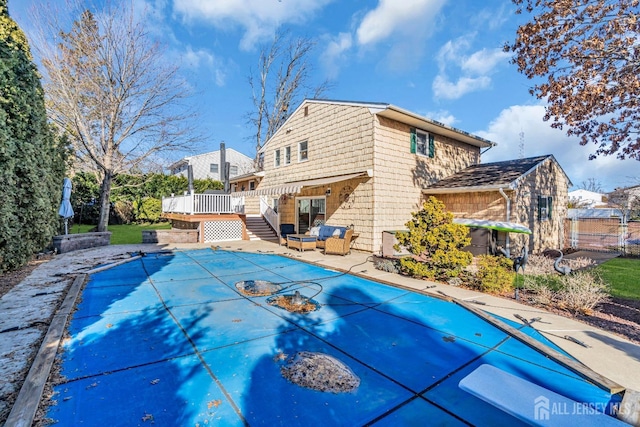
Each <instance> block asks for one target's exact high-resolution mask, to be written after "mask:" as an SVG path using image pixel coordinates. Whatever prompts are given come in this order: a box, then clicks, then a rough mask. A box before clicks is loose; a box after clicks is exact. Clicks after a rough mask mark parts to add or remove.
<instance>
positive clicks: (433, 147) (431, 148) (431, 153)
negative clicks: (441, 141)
mask: <svg viewBox="0 0 640 427" xmlns="http://www.w3.org/2000/svg"><path fill="white" fill-rule="evenodd" d="M435 156H436V144H435V141H434V138H433V135H431V134H429V157H431V158H432V159H433V158H434V157H435Z"/></svg>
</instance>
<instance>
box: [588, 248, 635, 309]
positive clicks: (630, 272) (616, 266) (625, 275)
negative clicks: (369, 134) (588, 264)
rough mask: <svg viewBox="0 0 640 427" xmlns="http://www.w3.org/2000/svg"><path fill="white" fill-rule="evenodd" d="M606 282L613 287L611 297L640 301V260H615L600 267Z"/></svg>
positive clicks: (599, 269)
mask: <svg viewBox="0 0 640 427" xmlns="http://www.w3.org/2000/svg"><path fill="white" fill-rule="evenodd" d="M597 271H598V272H600V274H601V276H602V278H603V279H604V281H605V282H607V283H609V284H610V285H611V295H612V296H614V297H618V298H627V299H637V300H640V259H638V258H613V259H610V260H609V261H607V262H605V263H603V264H601V265H599V266H598V267H597Z"/></svg>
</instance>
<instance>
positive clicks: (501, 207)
mask: <svg viewBox="0 0 640 427" xmlns="http://www.w3.org/2000/svg"><path fill="white" fill-rule="evenodd" d="M568 188H569V182H568V180H567V178H566V176H565V174H564V173H563V172H562V170H561V169H560V167H559V166H558V164H557V163H555V162H554V161H552V160H551V159H547V160H546V161H545V162H544V163H542V164H541V165H540V166H539V167H538V168H536V169H535V170H534V171H533V172H531V173H529V174H528V175H526V176H525V177H524V178H523V179H522V180H521V181H520V182H519V185H518V188H517V189H515V190H506V189H505V194H506V195H507V197H509V200H511V215H510V217H509V221H510V222H515V223H518V224H522V225H526V226H527V227H529V229H531V233H532V234H531V235H530V236H528V235H525V234H519V233H510V234H509V239H510V248H511V251H512V253H515V254H519V253H520V251H521V250H522V248H523V247H524V245H528V249H529V252H530V253H541V252H543V251H544V250H546V249H563V248H564V247H565V246H566V245H565V242H564V218H565V217H566V216H567V200H568ZM538 196H544V197H549V196H550V197H552V200H553V202H552V209H551V218H549V219H540V218H538ZM436 197H437V198H438V199H439V200H441V201H442V202H443V203H444V204H445V206H446V208H447V210H448V211H450V212H452V213H453V216H454V217H460V218H473V219H487V220H494V221H506V212H507V211H506V209H507V208H506V206H507V205H506V200H505V199H504V197H502V195H501V194H500V193H499V192H498V191H488V192H482V193H459V194H442V195H440V194H439V195H437V196H436ZM504 240H505V236H504V233H499V237H498V243H499V244H502V243H504Z"/></svg>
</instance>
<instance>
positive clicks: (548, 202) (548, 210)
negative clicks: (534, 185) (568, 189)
mask: <svg viewBox="0 0 640 427" xmlns="http://www.w3.org/2000/svg"><path fill="white" fill-rule="evenodd" d="M552 206H553V197H551V196H549V197H547V216H548V218H549V219H551V212H552V211H551V208H552Z"/></svg>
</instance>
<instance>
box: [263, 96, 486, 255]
mask: <svg viewBox="0 0 640 427" xmlns="http://www.w3.org/2000/svg"><path fill="white" fill-rule="evenodd" d="M434 136H435V156H434V158H429V157H427V156H421V155H418V154H415V153H411V149H410V147H411V126H409V125H407V124H404V123H400V122H397V121H394V120H390V119H388V118H384V117H381V116H377V115H374V114H372V112H371V111H370V110H369V108H367V107H366V106H354V105H343V104H331V103H313V102H311V103H305V104H303V105H302V106H301V108H299V109H298V110H297V111H296V112H295V113H294V114H293V115H292V116H291V117H290V118H289V120H288V121H287V122H286V124H285V125H284V126H283V128H281V129H280V130H279V131H278V132H277V133H276V134H275V135H274V137H273V138H272V139H271V140H270V141H269V145H268V146H267V147H266V148H265V152H264V171H265V177H264V179H263V180H262V182H261V183H260V187H259V188H269V187H275V186H278V185H283V184H286V183H289V182H294V181H302V180H308V179H315V178H323V177H331V176H337V175H344V174H350V173H354V172H363V171H367V170H372V171H373V177H371V178H370V177H367V176H363V177H358V178H355V179H351V180H348V181H340V182H336V183H333V184H330V185H326V186H322V187H315V188H307V187H304V188H303V189H302V191H301V193H300V194H297V195H295V196H294V197H289V196H284V197H280V199H279V202H278V205H279V206H278V211H279V215H280V223H295V215H296V212H295V208H296V203H295V198H296V197H297V198H301V197H325V200H326V218H325V219H326V223H327V224H331V225H340V226H348V225H351V224H353V225H354V231H355V233H356V234H358V238H357V240H356V241H355V242H354V246H353V247H354V248H356V249H361V250H366V251H371V252H378V251H380V250H381V247H382V233H383V231H385V230H396V229H404V228H405V225H404V224H405V223H406V222H407V221H409V220H410V218H411V212H414V211H416V210H418V209H419V208H420V201H421V189H422V188H423V187H424V186H426V185H428V184H430V183H433V182H436V181H437V180H439V179H441V178H443V177H446V176H449V175H451V174H453V173H456V172H458V171H460V170H462V169H464V168H466V167H468V166H470V165H472V164H475V163H477V162H478V161H479V159H480V150H479V148H478V147H475V146H471V145H468V144H464V143H461V142H458V141H455V140H452V139H450V138H446V137H443V136H441V135H437V134H436V135H434ZM301 141H307V143H308V160H307V161H299V158H298V143H299V142H301ZM287 146H289V147H291V154H292V155H291V163H290V164H284V163H285V162H284V154H283V152H284V149H285V147H287ZM276 150H280V166H278V167H276V166H275V152H276ZM327 188H331V194H330V195H328V196H327V195H325V193H326V190H327Z"/></svg>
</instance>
